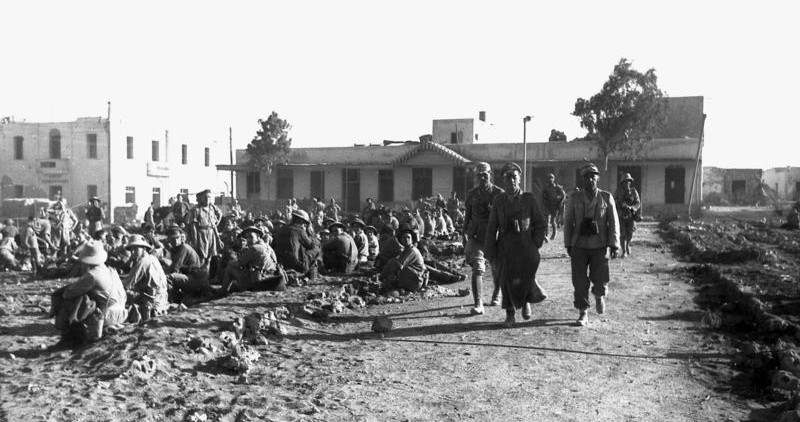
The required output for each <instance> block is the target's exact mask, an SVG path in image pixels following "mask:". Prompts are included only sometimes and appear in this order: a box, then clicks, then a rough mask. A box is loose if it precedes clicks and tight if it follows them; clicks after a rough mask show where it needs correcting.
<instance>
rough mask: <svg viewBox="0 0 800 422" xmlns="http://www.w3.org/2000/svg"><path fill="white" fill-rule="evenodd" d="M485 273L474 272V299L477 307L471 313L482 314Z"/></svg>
mask: <svg viewBox="0 0 800 422" xmlns="http://www.w3.org/2000/svg"><path fill="white" fill-rule="evenodd" d="M482 296H483V274H472V299H473V301H474V303H475V307H474V308H472V310H471V311H470V313H471V314H472V315H480V314H482V313H483V299H482Z"/></svg>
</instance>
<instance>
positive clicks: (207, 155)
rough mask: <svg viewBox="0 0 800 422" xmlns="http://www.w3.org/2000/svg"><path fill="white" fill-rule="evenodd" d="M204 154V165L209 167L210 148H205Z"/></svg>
mask: <svg viewBox="0 0 800 422" xmlns="http://www.w3.org/2000/svg"><path fill="white" fill-rule="evenodd" d="M204 154H205V163H206V167H209V166H211V149H210V148H205V150H204Z"/></svg>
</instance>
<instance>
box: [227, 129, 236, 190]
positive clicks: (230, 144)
mask: <svg viewBox="0 0 800 422" xmlns="http://www.w3.org/2000/svg"><path fill="white" fill-rule="evenodd" d="M228 150H229V152H230V156H231V166H233V127H231V126H228ZM234 171H235V170H233V168H231V198H236V189H235V188H234V186H236V185H235V184H234V182H233V179H234Z"/></svg>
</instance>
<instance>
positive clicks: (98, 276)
mask: <svg viewBox="0 0 800 422" xmlns="http://www.w3.org/2000/svg"><path fill="white" fill-rule="evenodd" d="M106 257H107V255H106V251H105V250H104V249H103V245H102V244H101V243H100V242H98V241H96V240H90V241H88V242H86V243H84V245H83V246H82V247H81V248H80V250H79V251H78V261H79V262H81V263H82V264H83V265H84V266H85V267H86V271H85V272H84V275H83V276H81V278H80V279H78V281H76V282H74V283H72V284H68V285H66V286H64V287H62V288H60V289H58V290H56V291H55V292H53V295H52V302H51V303H52V304H51V313H50V315H51V316H55V317H56V328H57V329H58V330H59V331H60V332H61V340H62V342H68V343H83V342H85V341H95V340H98V339H100V338H101V337H102V336H103V332H104V331H105V330H106V329H111V328H117V327H119V326H120V325H121V324H122V323H123V322H124V321H125V319H126V318H127V316H128V313H127V312H126V310H125V300H126V296H125V287H123V285H122V281H121V280H120V279H119V275H118V274H117V272H116V271H115V270H113V269H111V268H108V267H106V265H105V261H106Z"/></svg>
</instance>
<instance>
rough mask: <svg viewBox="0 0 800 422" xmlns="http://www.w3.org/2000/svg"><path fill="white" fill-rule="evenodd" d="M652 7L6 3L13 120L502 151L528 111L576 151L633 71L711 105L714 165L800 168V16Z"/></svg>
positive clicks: (3, 72) (5, 50)
mask: <svg viewBox="0 0 800 422" xmlns="http://www.w3.org/2000/svg"><path fill="white" fill-rule="evenodd" d="M524 3H530V4H524ZM538 3H547V4H546V5H545V4H538ZM647 4H649V5H645V2H642V1H613V2H611V1H585V2H584V1H573V2H567V1H564V2H520V1H507V2H506V1H436V2H434V1H402V2H381V1H346V0H338V1H330V0H326V1H284V2H267V1H259V2H255V1H254V2H207V1H170V2H165V1H136V2H108V1H97V2H81V1H68V2H64V1H52V2H51V1H40V2H36V1H14V2H7V3H6V4H4V5H3V7H2V9H0V10H2V15H3V19H2V24H0V39H2V40H3V42H2V50H0V57H1V59H0V80H2V82H3V88H2V91H1V94H0V116H10V115H13V116H15V118H16V120H17V121H22V120H23V119H26V120H27V121H43V122H44V121H70V120H74V119H75V118H77V117H85V116H105V114H106V101H109V100H110V101H111V102H112V115H113V116H115V117H122V118H123V119H125V120H126V121H128V122H130V121H137V122H147V124H148V125H153V126H154V127H159V128H162V129H168V130H169V131H170V133H171V134H172V133H179V134H180V135H179V136H182V137H186V138H188V139H185V141H187V142H192V141H197V142H202V143H207V142H209V141H211V140H220V141H227V137H228V127H229V126H232V127H233V134H234V147H235V148H243V147H244V146H245V145H246V143H247V142H249V141H250V139H252V137H253V136H254V134H255V131H256V129H257V128H258V124H257V120H258V119H259V118H262V117H265V116H267V115H268V114H269V113H270V112H271V111H272V110H275V111H277V112H278V113H279V114H280V115H281V117H284V118H286V119H288V120H289V122H290V123H291V124H292V125H293V130H292V132H291V135H292V138H293V146H295V147H310V146H344V145H352V144H353V143H368V142H380V141H381V140H383V139H392V140H407V139H413V140H417V139H418V137H419V135H422V134H425V133H430V131H431V120H432V119H436V118H457V117H471V116H473V115H474V114H476V113H477V111H478V110H486V112H487V115H488V120H489V121H490V122H492V123H493V124H494V134H493V136H494V140H496V141H501V142H521V140H522V117H523V116H524V115H526V114H532V115H533V116H534V119H533V121H532V122H530V123H529V124H528V140H529V141H546V140H547V136H548V135H549V133H550V129H553V128H555V129H559V130H562V131H564V132H566V134H567V137H568V139H572V138H574V137H577V136H583V135H584V134H585V131H584V130H583V129H581V128H580V126H579V124H578V119H577V118H576V117H574V116H572V115H571V112H572V110H573V107H574V104H575V100H576V99H577V98H578V97H584V98H588V97H590V96H591V95H593V94H594V93H596V92H598V91H599V90H600V88H601V86H602V84H603V82H604V81H605V80H606V79H607V78H608V75H609V73H610V72H611V70H612V68H613V66H614V64H616V63H617V62H618V61H619V59H620V58H621V57H626V58H628V59H629V60H631V61H632V62H633V64H634V67H635V68H637V69H639V70H642V71H644V70H646V69H648V68H651V67H654V68H655V69H656V73H657V75H658V77H659V86H660V87H661V88H662V90H664V91H665V92H666V93H667V94H668V95H670V96H686V95H702V96H704V97H705V111H706V113H707V114H708V119H707V122H706V148H705V152H704V165H707V166H722V167H751V168H759V167H760V168H768V167H775V166H786V165H795V166H797V165H800V160H798V158H797V152H800V147H798V146H796V143H797V132H798V131H797V130H796V125H795V122H796V121H795V120H794V119H793V117H794V115H795V112H796V110H795V109H794V106H792V104H794V103H795V101H796V100H797V99H798V98H800V57H799V54H800V53H798V52H800V49H799V48H798V42H799V41H800V29H798V28H800V25H798V23H797V18H798V16H800V14H798V13H797V12H798V11H799V10H800V3H798V2H796V1H785V2H780V1H759V2H746V3H745V2H711V1H706V2H700V1H670V2H650V3H647ZM171 139H172V135H171ZM178 141H184V139H178ZM482 141H483V140H482ZM792 153H794V154H792ZM218 161H219V162H227V155H226V156H225V157H220V158H219V160H218Z"/></svg>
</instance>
